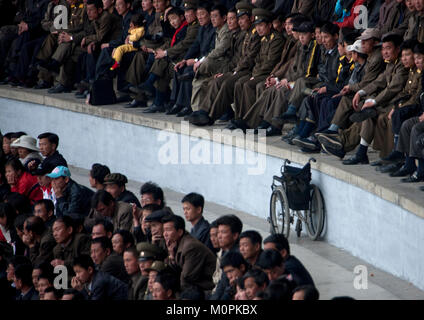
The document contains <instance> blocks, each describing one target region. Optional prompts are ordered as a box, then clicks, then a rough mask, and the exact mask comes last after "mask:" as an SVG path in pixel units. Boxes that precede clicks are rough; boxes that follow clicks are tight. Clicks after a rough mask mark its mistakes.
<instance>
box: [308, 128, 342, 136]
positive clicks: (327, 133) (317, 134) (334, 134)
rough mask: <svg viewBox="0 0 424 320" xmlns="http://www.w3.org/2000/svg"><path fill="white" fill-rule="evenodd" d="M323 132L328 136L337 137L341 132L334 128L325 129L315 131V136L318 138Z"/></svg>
mask: <svg viewBox="0 0 424 320" xmlns="http://www.w3.org/2000/svg"><path fill="white" fill-rule="evenodd" d="M322 134H324V135H326V136H328V137H337V136H338V135H339V133H338V132H337V131H333V130H328V129H327V130H325V131H321V132H315V133H314V136H315V137H316V138H318V137H319V136H320V135H322Z"/></svg>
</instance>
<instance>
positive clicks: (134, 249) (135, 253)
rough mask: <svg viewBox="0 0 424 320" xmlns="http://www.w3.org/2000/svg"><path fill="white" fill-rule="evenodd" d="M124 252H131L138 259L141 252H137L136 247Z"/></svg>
mask: <svg viewBox="0 0 424 320" xmlns="http://www.w3.org/2000/svg"><path fill="white" fill-rule="evenodd" d="M124 252H129V253H131V254H132V255H133V256H134V258H136V259H138V256H139V252H138V251H137V248H136V247H134V246H131V247H128V248H126V249H125V250H124Z"/></svg>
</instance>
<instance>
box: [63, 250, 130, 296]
mask: <svg viewBox="0 0 424 320" xmlns="http://www.w3.org/2000/svg"><path fill="white" fill-rule="evenodd" d="M72 265H73V269H74V272H75V274H76V276H75V277H73V278H72V280H71V285H72V288H74V289H77V290H78V291H80V292H81V293H82V294H83V295H84V296H85V297H86V300H103V301H108V300H127V299H128V286H127V284H125V283H124V282H122V281H120V280H118V279H116V278H115V277H113V276H111V275H109V274H107V273H104V272H102V271H96V267H95V265H94V262H93V260H91V258H90V257H89V256H88V255H80V256H79V257H75V258H74V260H73V264H72Z"/></svg>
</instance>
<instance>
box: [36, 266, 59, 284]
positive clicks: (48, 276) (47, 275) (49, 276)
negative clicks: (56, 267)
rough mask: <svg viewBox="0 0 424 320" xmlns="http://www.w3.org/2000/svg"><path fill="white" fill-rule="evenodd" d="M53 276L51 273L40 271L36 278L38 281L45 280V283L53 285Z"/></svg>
mask: <svg viewBox="0 0 424 320" xmlns="http://www.w3.org/2000/svg"><path fill="white" fill-rule="evenodd" d="M34 269H35V268H34ZM55 277H56V276H55V274H54V273H53V270H52V272H48V271H42V272H41V274H40V275H39V276H38V280H40V279H47V281H48V282H49V283H50V284H51V285H53V282H54V278H55Z"/></svg>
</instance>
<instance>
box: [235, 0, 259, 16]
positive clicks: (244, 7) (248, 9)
mask: <svg viewBox="0 0 424 320" xmlns="http://www.w3.org/2000/svg"><path fill="white" fill-rule="evenodd" d="M254 8H255V6H254V5H253V4H251V3H250V2H243V1H241V2H237V3H236V9H237V18H240V17H241V16H242V15H244V14H247V15H249V16H251V15H252V10H253V9H254Z"/></svg>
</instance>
